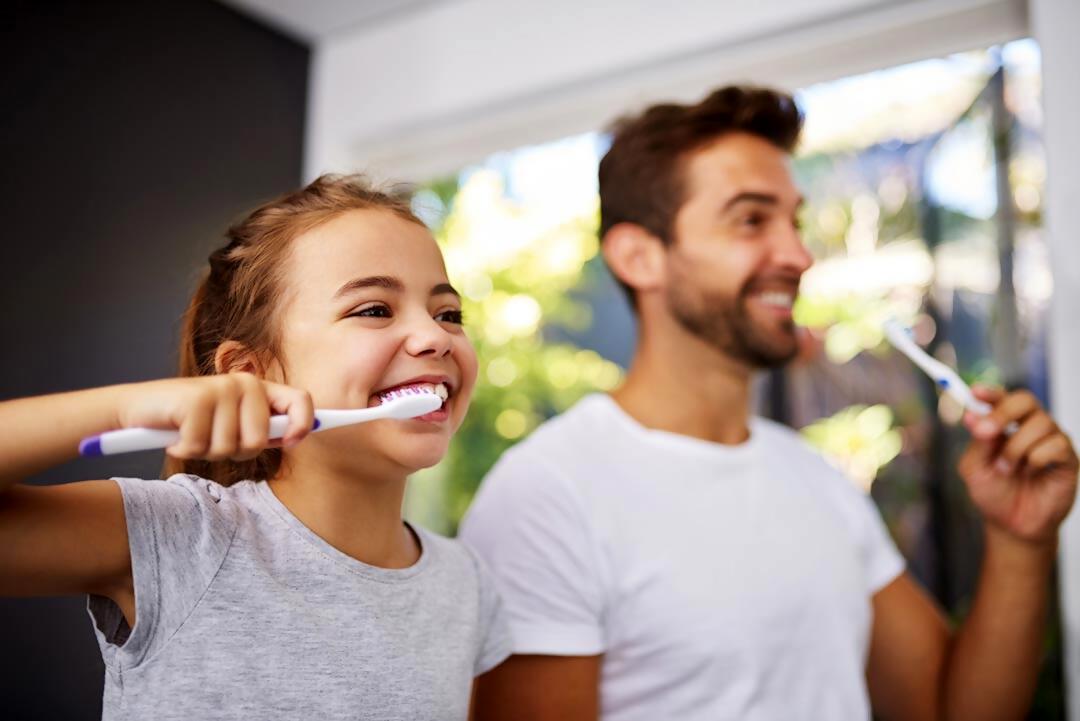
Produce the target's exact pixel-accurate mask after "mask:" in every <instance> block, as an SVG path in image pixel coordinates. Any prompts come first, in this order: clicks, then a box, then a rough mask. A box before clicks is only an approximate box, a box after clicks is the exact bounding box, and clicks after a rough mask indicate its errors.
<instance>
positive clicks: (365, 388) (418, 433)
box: [269, 209, 477, 473]
mask: <svg viewBox="0 0 1080 721" xmlns="http://www.w3.org/2000/svg"><path fill="white" fill-rule="evenodd" d="M285 263H286V266H285V268H284V280H283V287H284V291H285V292H284V294H283V304H282V311H281V315H280V316H279V319H280V322H281V349H280V363H279V364H276V366H274V367H272V368H271V369H270V370H271V373H270V374H269V377H270V378H271V379H273V376H275V375H278V374H280V376H281V380H282V382H285V383H287V384H289V385H292V386H296V387H298V388H304V389H306V390H307V391H308V392H309V393H311V397H312V400H313V401H314V402H315V407H316V408H367V407H370V406H375V405H378V404H379V403H380V394H381V393H385V392H386V391H388V390H391V389H394V388H401V387H407V386H416V385H427V386H428V387H429V388H430V387H431V386H438V385H439V384H444V385H445V388H446V390H447V391H448V397H447V400H446V401H445V402H444V403H443V406H442V408H440V409H439V410H437V411H435V412H433V413H430V414H428V415H426V416H423V417H421V418H418V419H411V420H379V421H372V422H369V423H363V424H360V425H356V426H346V427H344V428H340V429H335V430H331V431H326V432H325V433H318V434H315V435H313V436H311V437H310V438H309V439H307V440H306V441H304V443H303V444H301V445H300V446H298V447H297V448H296V449H293V450H291V451H289V453H297V454H299V453H310V452H319V451H321V450H325V451H330V452H331V454H332V455H330V456H326V457H329V458H334V459H340V463H339V462H338V461H337V460H335V461H333V463H335V464H337V465H341V466H342V468H343V469H346V468H348V467H350V466H355V467H356V468H358V469H367V470H368V471H377V470H379V469H390V470H394V471H397V470H404V471H405V472H406V473H410V472H412V471H415V470H418V469H420V468H426V467H428V466H431V465H434V464H435V463H438V462H439V460H440V459H442V457H443V456H444V455H445V454H446V451H447V448H448V446H449V443H450V437H451V436H452V435H453V433H454V431H456V430H457V428H458V426H460V425H461V421H462V419H463V418H464V416H465V411H466V409H467V408H468V405H469V398H470V396H471V395H472V390H473V386H474V385H475V382H476V370H477V361H476V352H475V351H474V350H473V347H472V344H471V343H470V342H469V339H468V337H467V336H466V335H465V332H464V329H463V328H462V325H461V300H460V298H459V297H458V294H457V292H456V291H455V290H454V289H453V287H451V285H450V283H449V281H448V280H447V277H446V268H445V267H444V265H443V259H442V254H441V253H440V252H439V248H438V246H437V245H436V244H435V239H434V238H432V236H431V233H429V232H428V230H427V229H426V228H424V227H422V226H420V225H417V224H416V223H411V222H409V221H407V220H404V219H402V218H400V217H398V216H396V215H394V214H393V213H391V212H389V211H385V210H374V209H373V210H354V211H349V212H346V213H343V214H342V215H340V216H338V217H337V218H335V219H333V220H331V221H329V222H327V223H324V224H323V225H321V226H319V227H318V228H316V229H314V230H312V231H310V232H308V233H305V234H304V235H301V236H300V237H298V238H296V239H295V240H294V241H293V244H292V248H291V252H290V254H289V256H288V257H287V259H286V261H285ZM333 454H338V455H333Z"/></svg>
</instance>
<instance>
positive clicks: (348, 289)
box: [334, 275, 461, 300]
mask: <svg viewBox="0 0 1080 721" xmlns="http://www.w3.org/2000/svg"><path fill="white" fill-rule="evenodd" d="M363 288H384V289H386V290H391V291H394V292H395V293H403V292H405V284H404V283H402V282H401V281H400V280H399V279H397V278H395V277H394V276H392V275H372V276H368V277H367V278H353V279H352V280H350V281H349V282H348V283H346V284H345V285H343V286H341V287H340V288H338V290H337V292H336V293H334V300H337V299H338V298H341V297H343V296H346V295H349V294H350V293H354V292H356V291H358V290H361V289H363ZM444 293H450V294H451V295H455V296H457V297H459V298H460V297H461V294H460V293H458V292H457V291H456V290H454V286H452V285H450V284H449V283H439V284H438V285H436V286H435V287H434V288H432V289H431V294H432V295H442V294H444Z"/></svg>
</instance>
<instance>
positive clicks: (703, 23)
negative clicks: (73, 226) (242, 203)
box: [305, 0, 1027, 180]
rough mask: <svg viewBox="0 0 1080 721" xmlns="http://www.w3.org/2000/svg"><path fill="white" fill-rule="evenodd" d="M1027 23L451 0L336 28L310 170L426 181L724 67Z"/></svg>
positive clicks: (960, 10)
mask: <svg viewBox="0 0 1080 721" xmlns="http://www.w3.org/2000/svg"><path fill="white" fill-rule="evenodd" d="M541 8H542V13H541V12H540V11H539V10H540V9H541ZM1026 29H1027V14H1026V8H1025V5H1024V3H1023V1H1022V0H757V1H756V2H752V3H746V2H732V1H731V0H728V1H727V2H718V1H717V0H681V1H680V2H678V3H669V4H667V5H665V6H664V10H663V11H662V12H660V11H658V10H657V3H656V2H655V0H603V1H598V0H593V1H592V2H587V3H583V2H578V0H547V1H546V2H544V3H525V2H522V1H521V0H458V1H457V2H451V3H439V4H435V5H433V6H430V7H426V8H425V9H422V10H421V11H418V12H413V13H409V14H402V15H401V16H399V17H398V18H397V19H391V20H390V21H386V22H382V23H379V24H377V25H375V26H374V27H371V28H369V29H365V27H364V26H363V25H361V26H359V27H358V28H357V29H356V30H354V31H352V32H348V33H338V34H334V35H330V36H328V37H326V38H323V39H322V41H321V42H320V43H319V45H318V46H317V47H316V50H315V53H314V56H313V65H312V68H313V69H312V75H311V90H310V92H311V97H310V102H309V110H308V113H309V115H308V127H307V148H306V162H305V172H306V174H307V176H308V177H314V176H315V175H317V174H318V173H320V172H325V171H328V170H346V169H375V170H377V171H381V173H383V174H385V175H389V176H392V177H394V178H398V179H409V180H418V179H420V180H422V179H426V178H429V177H432V176H433V175H438V174H442V173H449V172H454V171H456V170H458V169H459V168H461V167H462V166H464V165H466V164H468V163H470V162H473V161H475V160H477V159H480V158H483V157H485V156H486V155H488V154H490V153H492V152H495V151H497V150H502V149H507V148H513V147H518V146H521V145H525V144H530V143H535V142H541V141H544V140H550V139H554V138H558V137H564V136H566V135H570V134H573V133H577V132H583V131H586V130H593V129H596V128H598V127H603V126H605V125H606V124H607V123H608V122H609V121H610V120H611V119H612V118H613V117H614V116H615V115H618V114H620V113H622V112H624V111H626V110H628V109H631V108H633V107H635V106H638V105H642V104H645V103H648V102H653V101H655V100H658V99H662V98H663V99H669V98H682V99H690V98H697V97H699V96H701V95H703V94H704V93H705V92H706V91H707V90H709V89H711V88H713V87H716V86H717V85H721V84H723V83H725V82H730V81H739V80H747V79H752V80H754V81H756V82H760V83H770V84H773V85H777V86H780V87H785V88H788V89H794V88H797V87H799V86H803V85H807V84H809V83H812V82H817V81H821V80H826V79H830V78H835V77H840V76H844V75H850V74H853V73H856V72H861V71H865V70H870V69H874V68H878V67H887V66H890V65H895V64H898V63H901V62H906V61H910V60H916V59H922V58H926V57H933V56H937V55H941V54H944V53H947V52H953V51H957V50H966V49H970V48H974V47H980V46H986V45H989V44H992V43H994V42H999V41H1001V40H1006V39H1011V38H1015V37H1018V36H1020V35H1023V34H1025V33H1026ZM913 38H915V39H917V41H916V42H913V40H912V39H913Z"/></svg>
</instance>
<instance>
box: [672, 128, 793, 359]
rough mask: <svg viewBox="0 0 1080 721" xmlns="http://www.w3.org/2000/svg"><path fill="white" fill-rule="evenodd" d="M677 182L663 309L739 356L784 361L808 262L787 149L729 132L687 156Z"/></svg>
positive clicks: (790, 350) (788, 354) (789, 354)
mask: <svg viewBox="0 0 1080 721" xmlns="http://www.w3.org/2000/svg"><path fill="white" fill-rule="evenodd" d="M683 182H684V197H685V202H684V203H683V205H682V207H681V208H680V209H679V212H678V214H677V215H676V216H675V223H674V228H673V231H674V232H673V234H672V236H673V237H672V240H671V245H670V246H669V247H668V249H667V255H668V279H667V288H666V290H667V308H668V310H669V312H670V313H671V314H672V316H673V317H674V318H675V319H676V320H677V321H678V322H679V323H680V324H681V325H682V326H683V327H684V328H685V329H686V330H688V331H689V332H691V333H692V334H694V335H695V336H697V337H699V338H701V339H702V340H704V341H706V342H707V343H709V344H710V345H712V346H714V347H715V348H717V349H718V350H720V351H721V352H723V353H724V354H725V355H727V356H728V357H730V358H732V359H733V360H735V361H737V362H739V363H743V364H745V365H747V366H749V367H753V368H765V367H773V366H778V365H782V364H783V363H785V362H787V361H788V360H790V359H791V358H792V357H793V356H794V355H795V352H796V350H797V343H796V337H795V325H794V323H793V321H792V318H791V305H792V302H793V301H794V300H795V296H796V294H797V293H798V290H799V279H800V278H801V277H802V274H803V273H804V272H805V271H806V269H807V268H809V267H810V265H811V263H812V262H813V259H812V258H811V257H810V254H809V253H808V252H807V250H806V248H805V247H804V246H803V244H802V238H801V236H800V234H799V229H798V222H797V218H796V216H797V213H798V209H799V206H800V204H801V202H802V197H801V195H800V194H799V191H798V189H796V187H795V184H794V182H793V181H792V179H791V173H790V171H789V169H788V156H787V154H786V153H784V151H782V150H780V149H779V148H777V147H776V146H774V145H772V144H771V143H769V142H768V141H766V140H763V139H762V138H759V137H756V136H753V135H748V134H745V133H733V134H730V135H725V136H723V137H722V138H720V139H719V140H717V141H716V142H714V143H712V144H711V145H707V146H705V147H703V148H701V149H699V150H697V151H695V152H693V153H692V154H691V155H690V156H689V157H688V158H687V160H686V162H685V164H684V166H683Z"/></svg>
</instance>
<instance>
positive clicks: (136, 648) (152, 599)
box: [88, 475, 236, 668]
mask: <svg viewBox="0 0 1080 721" xmlns="http://www.w3.org/2000/svg"><path fill="white" fill-rule="evenodd" d="M113 480H114V481H115V482H116V483H117V484H118V485H119V486H120V491H121V494H122V495H123V499H124V515H125V518H126V522H127V533H128V546H129V548H130V551H131V572H132V580H133V582H134V586H135V626H134V628H129V627H128V625H127V622H126V621H125V620H124V617H123V614H122V613H121V611H120V609H119V607H117V606H116V604H115V603H113V602H112V601H111V600H109V599H106V598H102V597H100V596H91V597H90V599H89V601H88V610H89V612H90V615H91V617H92V618H93V620H94V622H95V633H96V635H97V637H98V642H99V645H100V646H101V650H102V655H103V657H104V659H105V662H106V664H109V665H111V666H118V667H124V668H130V667H132V666H135V665H137V664H139V663H140V662H142V661H143V660H144V659H147V658H150V657H151V656H153V655H154V654H155V653H156V652H157V651H158V650H160V649H161V648H162V647H163V646H164V645H165V644H166V643H167V642H168V640H169V639H170V638H172V636H173V635H174V634H175V633H176V632H177V631H178V630H179V629H180V627H181V626H182V625H183V623H184V621H185V620H186V619H187V618H188V616H189V615H190V614H191V612H192V611H193V610H194V608H195V606H196V604H197V603H198V602H199V599H201V598H202V596H203V594H204V593H205V591H206V589H207V588H208V587H209V586H210V582H211V581H212V580H213V578H214V575H215V574H216V573H217V571H218V569H219V568H220V567H221V564H222V562H223V561H224V559H225V555H226V553H227V551H228V548H229V544H230V543H231V541H232V537H233V533H234V530H235V526H236V524H235V522H234V521H233V520H232V509H231V507H230V501H229V500H228V499H227V498H225V497H223V494H222V493H221V491H222V489H221V487H220V486H218V485H217V484H216V483H213V482H212V481H207V480H205V479H202V478H198V477H196V476H187V475H175V476H172V477H171V478H169V479H168V480H164V481H159V480H156V481H147V480H142V479H138V478H114V479H113Z"/></svg>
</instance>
